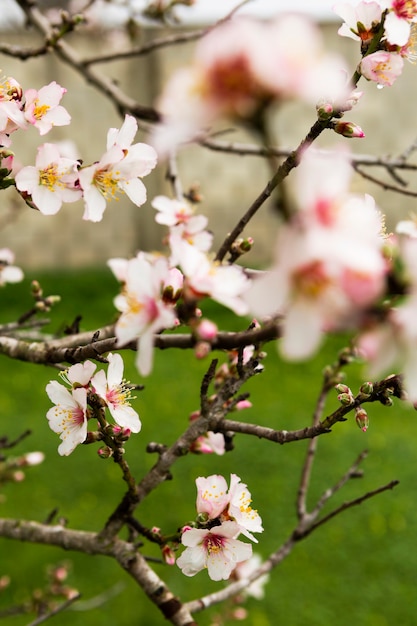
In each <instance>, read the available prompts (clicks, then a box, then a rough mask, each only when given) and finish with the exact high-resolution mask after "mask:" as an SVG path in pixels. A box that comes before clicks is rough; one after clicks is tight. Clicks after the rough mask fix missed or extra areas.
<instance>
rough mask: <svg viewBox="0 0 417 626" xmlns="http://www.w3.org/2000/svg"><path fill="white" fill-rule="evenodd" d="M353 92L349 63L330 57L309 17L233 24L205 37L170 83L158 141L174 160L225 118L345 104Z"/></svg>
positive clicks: (155, 138) (155, 141)
mask: <svg viewBox="0 0 417 626" xmlns="http://www.w3.org/2000/svg"><path fill="white" fill-rule="evenodd" d="M345 87H346V75H345V74H344V64H343V63H342V62H341V61H340V59H339V58H338V57H335V56H330V55H326V54H325V53H324V49H323V45H322V41H321V36H320V34H319V31H318V29H316V28H315V27H314V26H313V25H312V24H311V23H310V22H308V21H307V20H306V19H304V18H302V17H301V16H296V15H286V16H281V17H280V18H278V19H277V20H274V21H272V22H269V23H267V24H265V23H262V22H259V21H256V20H250V19H244V18H241V19H239V18H238V19H233V20H228V21H227V22H225V23H223V24H221V25H218V26H217V28H215V29H213V30H212V31H211V32H210V33H209V34H207V35H206V36H205V37H203V38H202V39H201V41H200V42H199V43H198V44H197V47H196V52H195V58H194V62H193V64H192V65H191V66H190V67H188V68H182V69H180V70H179V71H178V72H177V73H176V74H174V76H173V77H172V79H171V80H170V81H169V83H168V84H167V86H166V89H165V91H164V93H163V94H162V97H161V99H160V101H159V104H158V109H159V110H160V111H161V112H162V114H163V121H162V123H161V124H160V125H159V126H158V127H157V128H156V130H155V131H154V134H153V140H152V143H153V145H155V146H156V148H157V150H158V152H159V153H161V154H163V155H167V154H168V153H169V152H170V151H172V150H174V149H175V148H176V147H177V146H178V145H179V144H181V143H186V142H189V141H193V140H196V139H199V138H201V137H203V136H204V135H205V134H206V133H207V131H208V129H209V128H210V127H211V126H212V124H213V123H214V122H215V121H216V120H217V119H218V118H219V117H222V116H228V117H232V118H238V119H244V120H247V121H249V123H250V122H251V120H254V119H255V118H256V116H257V115H258V114H262V113H263V111H264V109H265V107H267V106H268V105H269V104H270V103H271V102H273V101H276V100H278V101H282V100H287V99H292V98H301V99H302V100H305V101H308V102H309V103H311V102H314V103H315V102H316V100H317V99H318V98H320V97H325V96H327V97H328V98H332V99H334V100H335V101H336V102H337V103H341V102H342V101H343V100H344V99H345V97H346V95H347V94H346V89H345Z"/></svg>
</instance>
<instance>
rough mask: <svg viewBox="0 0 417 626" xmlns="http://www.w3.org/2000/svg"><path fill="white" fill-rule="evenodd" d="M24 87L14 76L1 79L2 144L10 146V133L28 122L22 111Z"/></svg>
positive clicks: (0, 143)
mask: <svg viewBox="0 0 417 626" xmlns="http://www.w3.org/2000/svg"><path fill="white" fill-rule="evenodd" d="M22 96H23V92H22V88H21V86H20V85H19V83H18V82H17V81H16V80H15V79H14V78H11V77H9V78H2V79H0V145H2V146H7V147H9V146H10V144H11V140H10V139H9V135H10V134H11V133H13V132H14V131H16V130H17V129H18V128H25V127H26V125H27V123H26V120H25V116H24V114H23V111H22V107H23V104H22Z"/></svg>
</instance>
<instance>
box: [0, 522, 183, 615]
mask: <svg viewBox="0 0 417 626" xmlns="http://www.w3.org/2000/svg"><path fill="white" fill-rule="evenodd" d="M0 536H1V537H5V538H8V539H15V540H17V541H27V542H30V543H37V544H44V545H49V546H57V547H60V548H63V549H64V550H73V551H76V552H83V553H84V554H90V555H102V556H109V557H112V558H114V559H115V560H116V561H117V562H118V563H119V565H120V566H121V567H122V569H124V570H125V571H126V572H127V573H128V574H129V575H130V576H131V577H132V578H133V579H134V580H135V581H136V582H137V583H138V585H139V586H140V587H142V589H143V590H144V592H145V593H146V595H147V596H148V597H149V599H150V600H151V601H152V602H153V603H154V604H155V605H156V606H157V607H158V609H159V610H160V611H161V612H162V614H163V615H164V617H165V618H166V619H167V620H169V621H170V622H171V623H172V624H175V625H176V626H192V625H194V624H195V622H194V621H193V619H192V616H191V614H190V612H189V611H188V610H187V609H186V608H185V607H184V606H183V605H182V604H181V603H180V601H179V600H178V598H176V597H175V596H174V595H173V593H172V592H171V591H170V589H169V588H168V587H167V586H166V585H165V583H164V582H163V581H162V579H161V578H159V576H158V575H157V574H156V573H155V572H154V571H153V570H152V569H151V567H150V566H149V564H148V563H147V562H146V559H145V558H144V557H143V556H142V555H141V554H140V553H139V552H138V551H137V549H136V547H135V546H134V545H133V544H131V543H129V542H127V541H123V540H122V539H118V538H114V539H113V541H112V542H110V543H105V542H103V541H102V540H101V538H100V536H99V535H98V534H97V533H94V532H87V531H82V530H70V529H68V528H64V527H63V526H61V525H53V526H51V525H47V524H39V523H38V522H32V521H25V520H15V519H0Z"/></svg>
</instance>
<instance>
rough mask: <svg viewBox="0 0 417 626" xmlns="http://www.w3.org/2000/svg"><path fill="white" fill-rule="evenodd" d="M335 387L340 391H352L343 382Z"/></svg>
mask: <svg viewBox="0 0 417 626" xmlns="http://www.w3.org/2000/svg"><path fill="white" fill-rule="evenodd" d="M335 389H336V391H338V392H339V393H352V392H351V390H350V388H349V387H348V386H347V385H344V384H343V383H339V384H338V385H336V386H335Z"/></svg>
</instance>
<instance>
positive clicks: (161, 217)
mask: <svg viewBox="0 0 417 626" xmlns="http://www.w3.org/2000/svg"><path fill="white" fill-rule="evenodd" d="M151 204H152V206H153V208H154V209H156V210H157V211H158V213H157V214H156V217H155V220H156V221H157V222H158V224H165V225H166V226H175V225H176V224H186V223H187V222H188V221H189V219H190V218H191V217H192V216H193V215H194V208H193V207H192V206H191V205H190V204H189V203H188V202H187V201H186V200H173V199H171V198H167V197H166V196H156V197H155V198H154V199H153V200H152V202H151Z"/></svg>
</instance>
